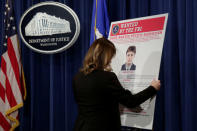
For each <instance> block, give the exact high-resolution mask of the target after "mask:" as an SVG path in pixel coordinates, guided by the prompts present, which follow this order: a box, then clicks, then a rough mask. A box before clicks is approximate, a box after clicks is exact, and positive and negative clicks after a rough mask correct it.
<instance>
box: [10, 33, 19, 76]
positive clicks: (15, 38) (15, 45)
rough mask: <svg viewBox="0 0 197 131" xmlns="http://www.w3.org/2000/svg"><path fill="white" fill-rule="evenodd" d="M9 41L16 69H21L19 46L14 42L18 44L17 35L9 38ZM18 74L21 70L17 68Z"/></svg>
mask: <svg viewBox="0 0 197 131" xmlns="http://www.w3.org/2000/svg"><path fill="white" fill-rule="evenodd" d="M10 39H11V41H12V46H13V49H14V53H15V54H16V58H17V63H18V67H21V58H20V52H19V45H18V43H15V41H16V42H18V38H17V35H14V36H12V37H10ZM13 43H15V44H13ZM19 72H21V68H19ZM20 75H21V74H20Z"/></svg>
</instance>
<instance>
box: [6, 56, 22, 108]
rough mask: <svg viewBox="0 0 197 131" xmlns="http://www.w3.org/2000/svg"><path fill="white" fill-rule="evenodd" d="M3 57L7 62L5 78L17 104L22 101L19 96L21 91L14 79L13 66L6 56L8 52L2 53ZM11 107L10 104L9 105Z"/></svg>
mask: <svg viewBox="0 0 197 131" xmlns="http://www.w3.org/2000/svg"><path fill="white" fill-rule="evenodd" d="M3 57H4V59H5V60H6V64H7V73H6V74H7V76H6V78H8V79H9V83H10V85H12V86H10V87H11V90H12V92H13V95H14V98H15V99H16V98H17V99H16V102H17V104H18V103H21V102H22V98H21V97H22V96H21V91H20V89H19V86H18V83H17V81H16V76H15V75H14V71H13V68H12V67H13V66H12V65H11V62H10V59H9V57H8V54H7V53H5V54H4V55H3ZM11 107H12V106H11Z"/></svg>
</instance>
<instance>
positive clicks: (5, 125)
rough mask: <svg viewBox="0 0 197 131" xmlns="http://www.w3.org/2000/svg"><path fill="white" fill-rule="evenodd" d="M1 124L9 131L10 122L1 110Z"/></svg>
mask: <svg viewBox="0 0 197 131" xmlns="http://www.w3.org/2000/svg"><path fill="white" fill-rule="evenodd" d="M0 125H1V127H2V128H3V129H4V130H5V131H9V129H10V128H11V126H10V124H9V123H8V121H7V120H6V119H5V117H4V116H3V114H2V113H1V112H0Z"/></svg>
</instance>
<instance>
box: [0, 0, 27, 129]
mask: <svg viewBox="0 0 197 131" xmlns="http://www.w3.org/2000/svg"><path fill="white" fill-rule="evenodd" d="M12 2H13V0H6V3H5V12H4V15H5V17H4V18H5V19H4V41H3V43H0V44H1V45H0V57H1V59H0V64H1V67H0V131H9V130H14V129H15V128H16V127H17V126H18V125H19V120H18V119H19V117H18V116H19V114H18V109H19V108H21V107H22V106H23V100H24V98H25V96H26V91H25V82H24V75H23V68H22V64H21V56H20V48H19V41H18V37H17V32H16V25H15V18H14V10H13V5H12Z"/></svg>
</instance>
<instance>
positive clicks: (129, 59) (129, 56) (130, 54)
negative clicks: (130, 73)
mask: <svg viewBox="0 0 197 131" xmlns="http://www.w3.org/2000/svg"><path fill="white" fill-rule="evenodd" d="M135 54H136V47H135V46H129V48H128V49H127V51H126V63H125V64H123V65H122V67H121V70H135V69H136V65H135V64H133V59H134V58H135Z"/></svg>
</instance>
